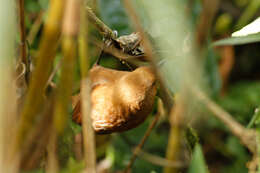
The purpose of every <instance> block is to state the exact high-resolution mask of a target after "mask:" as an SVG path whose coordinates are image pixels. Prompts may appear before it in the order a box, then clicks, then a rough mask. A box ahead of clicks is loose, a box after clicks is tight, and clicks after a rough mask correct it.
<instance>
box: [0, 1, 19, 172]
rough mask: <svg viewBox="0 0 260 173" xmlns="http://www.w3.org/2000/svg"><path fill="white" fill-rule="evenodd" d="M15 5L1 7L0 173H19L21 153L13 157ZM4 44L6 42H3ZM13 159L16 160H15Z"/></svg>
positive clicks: (14, 123)
mask: <svg viewBox="0 0 260 173" xmlns="http://www.w3.org/2000/svg"><path fill="white" fill-rule="evenodd" d="M15 2H16V1H14V0H9V1H2V2H1V5H0V40H2V42H1V43H0V172H7V173H9V172H12V173H16V172H18V164H19V160H18V158H19V153H15V155H11V154H12V153H11V151H10V145H13V143H14V136H15V130H16V129H15V127H16V125H17V124H16V122H17V115H16V108H17V107H16V100H15V99H16V94H15V87H14V78H13V77H14V69H15V68H14V66H13V65H14V64H15V63H14V61H15V40H16V37H15V36H16V33H17V32H18V31H17V30H16V28H17V25H16V19H17V16H16V15H17V14H16V11H15V10H16V8H15V7H16V6H15V5H16V4H15ZM3 40H4V41H3ZM13 156H14V157H13Z"/></svg>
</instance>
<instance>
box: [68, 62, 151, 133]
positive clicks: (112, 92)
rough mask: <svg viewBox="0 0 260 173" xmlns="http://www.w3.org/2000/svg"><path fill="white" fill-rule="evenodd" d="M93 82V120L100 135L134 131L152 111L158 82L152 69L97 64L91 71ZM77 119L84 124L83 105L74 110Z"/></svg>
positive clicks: (74, 116)
mask: <svg viewBox="0 0 260 173" xmlns="http://www.w3.org/2000/svg"><path fill="white" fill-rule="evenodd" d="M90 79H91V82H92V89H91V104H92V110H91V118H92V125H93V128H94V130H95V131H96V132H97V133H101V134H105V133H112V132H122V131H126V130H129V129H132V128H134V127H136V126H138V125H139V124H141V123H142V122H143V121H144V120H145V119H146V117H147V115H148V114H149V113H150V112H151V111H152V107H153V103H154V97H155V94H156V84H155V83H156V80H155V75H154V73H153V72H152V70H151V69H150V68H149V67H139V68H137V69H136V70H134V71H132V72H127V71H118V70H113V69H108V68H105V67H102V66H99V65H95V66H94V67H93V68H92V69H91V70H90ZM73 120H74V121H76V122H77V123H79V124H80V123H81V113H80V103H78V104H77V105H76V107H75V109H74V112H73Z"/></svg>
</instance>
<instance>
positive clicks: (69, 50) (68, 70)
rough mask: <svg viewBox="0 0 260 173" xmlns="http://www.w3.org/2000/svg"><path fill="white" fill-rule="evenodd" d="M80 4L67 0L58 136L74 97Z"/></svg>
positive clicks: (57, 103) (59, 83) (59, 85)
mask: <svg viewBox="0 0 260 173" xmlns="http://www.w3.org/2000/svg"><path fill="white" fill-rule="evenodd" d="M78 21H79V4H78V1H75V0H67V1H66V5H65V13H64V19H63V26H62V53H63V56H64V58H63V59H62V64H61V76H60V80H59V82H58V86H57V95H56V103H55V106H56V108H55V111H54V115H55V116H54V125H55V128H56V130H57V132H58V134H60V133H62V132H63V130H64V128H65V126H66V122H67V119H68V117H69V113H68V110H69V102H70V98H71V95H72V88H73V80H74V73H75V72H74V70H75V64H76V55H77V53H76V52H77V47H76V46H77V35H78V29H79V23H78Z"/></svg>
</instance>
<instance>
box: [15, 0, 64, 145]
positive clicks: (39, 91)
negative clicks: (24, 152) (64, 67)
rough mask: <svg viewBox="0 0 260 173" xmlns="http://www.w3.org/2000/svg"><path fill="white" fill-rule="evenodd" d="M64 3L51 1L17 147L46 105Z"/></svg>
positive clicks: (20, 126)
mask: <svg viewBox="0 0 260 173" xmlns="http://www.w3.org/2000/svg"><path fill="white" fill-rule="evenodd" d="M63 4H64V3H63V2H62V1H60V0H52V1H50V7H49V10H48V18H47V20H46V23H45V26H44V29H43V35H42V37H41V41H40V45H39V50H38V52H37V55H36V59H37V63H36V67H35V70H34V71H33V73H32V76H31V79H30V85H29V89H28V92H27V95H26V98H25V103H24V106H23V108H22V111H21V120H20V122H19V131H18V134H17V135H18V136H17V147H19V146H20V145H22V144H23V141H24V138H25V137H26V135H27V133H28V132H29V131H30V130H31V128H32V125H33V123H34V121H35V119H36V117H37V115H38V113H39V112H40V110H41V108H42V104H44V97H43V96H44V93H45V92H44V88H45V84H46V82H47V80H48V76H49V73H50V70H51V67H52V64H53V59H54V57H55V53H56V49H57V46H58V40H59V36H60V28H61V21H62V20H61V19H62V16H63Z"/></svg>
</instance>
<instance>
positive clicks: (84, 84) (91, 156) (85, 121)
mask: <svg viewBox="0 0 260 173" xmlns="http://www.w3.org/2000/svg"><path fill="white" fill-rule="evenodd" d="M81 3H82V4H83V1H81ZM88 10H90V9H88ZM80 12H81V13H80V23H81V25H80V35H79V39H78V41H79V58H80V71H81V104H82V106H81V112H82V116H83V117H82V127H83V143H84V146H83V148H84V158H85V163H86V169H85V172H87V173H95V172H96V148H95V147H96V146H95V135H94V130H93V128H92V121H91V118H90V109H91V103H90V90H91V89H90V80H89V78H88V69H89V54H88V44H87V38H88V20H87V19H86V18H85V16H86V11H85V8H84V5H81V9H80ZM91 12H92V11H91ZM92 13H93V12H92ZM93 14H94V13H93Z"/></svg>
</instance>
